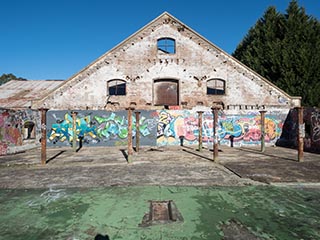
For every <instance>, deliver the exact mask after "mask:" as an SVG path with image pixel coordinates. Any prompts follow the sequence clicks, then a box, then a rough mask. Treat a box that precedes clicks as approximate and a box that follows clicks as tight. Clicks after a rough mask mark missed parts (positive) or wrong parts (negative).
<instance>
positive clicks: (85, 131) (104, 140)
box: [47, 110, 157, 146]
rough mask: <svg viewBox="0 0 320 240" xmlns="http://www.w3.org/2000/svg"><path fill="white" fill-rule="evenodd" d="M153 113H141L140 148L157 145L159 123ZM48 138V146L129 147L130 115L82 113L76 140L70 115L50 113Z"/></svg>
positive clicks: (134, 121) (56, 112)
mask: <svg viewBox="0 0 320 240" xmlns="http://www.w3.org/2000/svg"><path fill="white" fill-rule="evenodd" d="M151 113H152V112H147V111H141V114H140V119H139V133H140V138H141V139H140V144H141V145H155V144H156V140H155V139H156V137H155V136H156V121H157V119H155V118H154V116H153V115H152V114H151ZM47 119H48V123H47V126H48V129H47V137H48V143H49V145H50V144H52V145H71V144H72V142H73V139H74V138H75V140H76V141H77V142H79V141H80V140H81V141H82V142H83V143H84V144H88V145H94V146H104V145H109V146H113V145H124V144H127V137H128V121H127V112H126V111H118V112H106V111H98V110H97V111H79V112H78V114H77V118H76V136H73V119H72V115H71V112H66V111H49V112H48V113H47ZM135 135H136V119H135V115H134V114H133V137H135Z"/></svg>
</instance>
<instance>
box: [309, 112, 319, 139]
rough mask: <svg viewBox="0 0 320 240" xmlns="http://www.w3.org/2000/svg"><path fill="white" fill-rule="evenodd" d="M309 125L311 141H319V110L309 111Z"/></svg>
mask: <svg viewBox="0 0 320 240" xmlns="http://www.w3.org/2000/svg"><path fill="white" fill-rule="evenodd" d="M311 127H312V136H311V138H312V141H313V142H319V141H320V111H313V112H312V113H311Z"/></svg>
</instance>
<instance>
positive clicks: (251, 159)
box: [0, 146, 320, 188]
mask: <svg viewBox="0 0 320 240" xmlns="http://www.w3.org/2000/svg"><path fill="white" fill-rule="evenodd" d="M126 157H127V149H126V147H96V148H82V149H80V150H79V151H78V152H73V151H72V149H71V148H51V149H47V164H46V165H45V166H43V165H40V149H39V148H38V149H33V150H29V151H26V152H24V153H19V154H15V155H8V156H2V157H0V188H44V187H52V186H61V187H99V186H115V185H120V186H122V185H123V186H127V185H137V186H139V185H140V186H142V185H163V186H178V185H179V186H243V185H256V184H305V185H315V186H317V185H318V184H319V185H320V174H319V172H320V155H317V154H311V153H304V162H298V161H297V151H296V150H293V149H286V148H279V147H268V148H266V151H265V152H264V153H261V152H260V151H259V149H258V148H230V147H228V146H221V147H220V149H219V158H218V163H216V162H213V161H212V159H213V152H212V151H210V150H208V149H203V150H202V151H201V152H199V151H197V149H196V146H191V147H189V146H184V147H180V146H177V147H143V148H142V149H141V150H140V151H139V152H135V153H134V156H133V163H130V164H129V163H127V160H126Z"/></svg>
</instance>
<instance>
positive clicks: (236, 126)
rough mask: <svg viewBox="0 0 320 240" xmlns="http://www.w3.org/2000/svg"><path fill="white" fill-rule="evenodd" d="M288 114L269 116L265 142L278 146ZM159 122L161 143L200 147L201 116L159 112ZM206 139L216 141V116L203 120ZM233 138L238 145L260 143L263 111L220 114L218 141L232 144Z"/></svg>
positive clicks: (266, 124) (204, 137) (266, 121)
mask: <svg viewBox="0 0 320 240" xmlns="http://www.w3.org/2000/svg"><path fill="white" fill-rule="evenodd" d="M285 116H286V115H284V114H277V115H276V114H274V115H271V114H270V115H266V117H265V141H266V142H267V143H274V142H275V141H276V140H277V138H279V137H280V135H281V131H282V126H283V122H284V119H285ZM158 117H159V123H158V127H157V144H158V145H160V146H163V145H178V144H180V141H181V138H183V139H184V144H197V143H198V138H199V127H198V124H199V119H198V113H197V112H193V111H186V110H185V111H170V110H169V111H168V110H162V111H159V112H158ZM202 123H203V124H202V140H203V142H208V143H210V142H211V143H212V142H213V140H214V139H213V135H214V134H213V133H214V127H213V114H212V112H205V113H204V114H203V119H202ZM230 136H233V139H234V142H235V145H237V144H238V145H242V144H243V145H245V144H260V140H261V117H260V113H259V112H253V113H250V114H247V115H225V114H224V113H223V112H219V116H218V123H217V133H216V138H217V140H218V141H219V142H220V144H229V143H230Z"/></svg>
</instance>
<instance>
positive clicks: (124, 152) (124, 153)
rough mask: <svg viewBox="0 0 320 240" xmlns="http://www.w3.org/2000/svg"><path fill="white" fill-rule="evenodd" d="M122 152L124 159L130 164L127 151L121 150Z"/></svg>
mask: <svg viewBox="0 0 320 240" xmlns="http://www.w3.org/2000/svg"><path fill="white" fill-rule="evenodd" d="M120 151H121V152H122V154H123V156H124V158H125V159H126V161H127V162H128V154H127V152H126V150H125V149H120Z"/></svg>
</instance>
